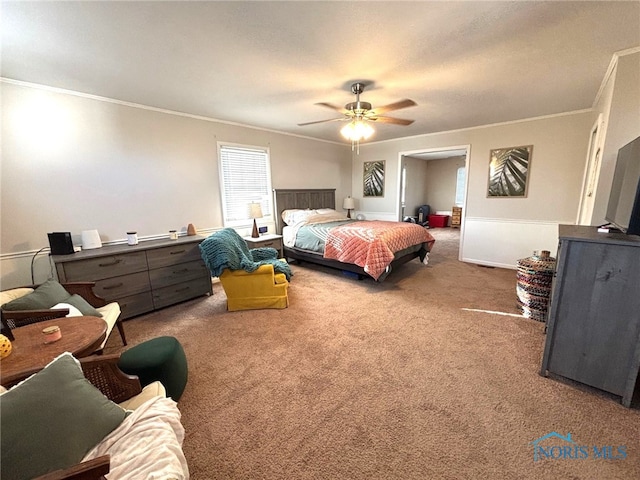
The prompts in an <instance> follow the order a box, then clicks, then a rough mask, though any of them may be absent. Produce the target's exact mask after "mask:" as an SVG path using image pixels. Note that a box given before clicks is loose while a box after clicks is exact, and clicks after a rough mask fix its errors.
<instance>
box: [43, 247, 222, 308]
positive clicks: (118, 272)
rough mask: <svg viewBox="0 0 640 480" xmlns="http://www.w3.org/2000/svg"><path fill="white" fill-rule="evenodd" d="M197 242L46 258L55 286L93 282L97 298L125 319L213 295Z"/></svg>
mask: <svg viewBox="0 0 640 480" xmlns="http://www.w3.org/2000/svg"><path fill="white" fill-rule="evenodd" d="M202 240H204V237H200V236H186V237H179V238H178V239H177V240H169V239H162V240H151V241H146V242H140V243H139V244H138V245H127V244H124V245H107V246H104V247H101V248H96V249H92V250H83V251H81V252H77V253H73V254H71V255H52V256H51V258H52V259H53V262H54V263H55V265H56V270H57V272H58V279H59V280H60V282H81V281H84V282H87V281H90V282H96V286H95V287H94V291H95V292H96V294H98V295H99V296H101V297H104V298H105V299H106V300H107V301H109V302H112V301H117V302H118V303H119V304H120V309H121V311H122V313H121V318H122V319H126V318H130V317H133V316H135V315H140V314H142V313H147V312H150V311H152V310H157V309H159V308H163V307H167V306H169V305H173V304H175V303H178V302H182V301H184V300H189V299H191V298H195V297H198V296H200V295H207V294H208V295H210V294H211V293H212V289H211V274H210V273H209V270H208V269H207V267H206V266H205V264H204V262H203V261H202V257H201V256H200V249H199V248H198V245H199V244H200V242H202Z"/></svg>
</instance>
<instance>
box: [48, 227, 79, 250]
mask: <svg viewBox="0 0 640 480" xmlns="http://www.w3.org/2000/svg"><path fill="white" fill-rule="evenodd" d="M47 235H48V236H49V247H51V255H69V254H71V253H73V242H72V241H71V232H53V233H47Z"/></svg>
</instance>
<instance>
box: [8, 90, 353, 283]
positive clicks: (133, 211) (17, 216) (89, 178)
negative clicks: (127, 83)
mask: <svg viewBox="0 0 640 480" xmlns="http://www.w3.org/2000/svg"><path fill="white" fill-rule="evenodd" d="M0 87H1V88H2V90H1V94H2V171H1V173H2V177H1V190H0V195H1V196H0V198H1V201H2V203H1V208H2V210H1V219H0V222H1V223H0V227H1V228H0V253H1V254H2V257H1V260H2V261H1V267H2V271H1V280H0V281H1V282H2V284H1V285H0V288H9V287H11V286H14V285H20V284H25V283H30V281H31V279H30V272H29V262H30V260H31V256H32V255H33V253H35V252H36V251H37V250H38V249H40V248H42V247H48V240H47V233H48V232H52V231H70V232H72V234H73V235H74V237H75V238H78V236H79V234H80V232H81V231H82V230H87V229H93V228H95V229H98V231H99V232H100V235H101V238H102V240H103V242H109V241H118V240H123V239H125V238H126V232H127V231H128V230H137V231H138V234H139V236H140V237H141V238H145V237H154V236H157V235H166V233H167V232H168V230H170V229H178V230H181V229H182V230H184V229H186V226H187V225H188V224H189V223H193V224H194V225H195V226H196V227H197V228H198V229H199V230H204V231H207V230H212V229H216V228H220V227H221V226H222V210H221V205H220V191H219V188H218V162H217V142H219V141H220V142H231V143H238V144H245V145H254V146H263V147H268V148H269V149H270V153H271V173H272V184H273V187H274V188H336V197H337V199H338V201H340V199H341V198H343V197H345V196H347V195H349V194H351V191H350V190H351V162H350V160H351V149H350V146H349V145H338V144H334V143H329V142H322V141H316V140H310V139H306V138H301V137H295V136H290V135H284V134H278V133H273V132H269V131H265V130H258V129H252V128H245V127H240V126H236V125H229V124H224V123H219V122H214V121H208V120H206V119H198V118H193V117H188V116H181V115H175V114H170V113H165V112H160V111H154V110H150V109H145V108H138V107H134V106H127V105H123V104H118V103H114V102H110V101H104V100H101V99H94V98H88V97H86V96H79V95H74V94H69V93H64V92H57V91H52V90H51V89H43V88H33V87H30V86H24V85H16V84H12V83H7V82H3V83H1V84H0ZM78 243H79V242H78ZM36 270H37V275H36V281H43V280H45V279H46V278H47V276H48V275H49V271H50V268H49V265H48V259H47V258H46V255H44V256H40V257H38V260H37V263H36Z"/></svg>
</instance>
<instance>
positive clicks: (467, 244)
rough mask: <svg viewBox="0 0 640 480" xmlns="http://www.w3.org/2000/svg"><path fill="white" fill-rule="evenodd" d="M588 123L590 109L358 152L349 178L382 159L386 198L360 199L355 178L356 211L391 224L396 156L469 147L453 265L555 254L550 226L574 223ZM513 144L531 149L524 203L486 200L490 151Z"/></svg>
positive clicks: (370, 146)
mask: <svg viewBox="0 0 640 480" xmlns="http://www.w3.org/2000/svg"><path fill="white" fill-rule="evenodd" d="M592 123H593V113H592V112H591V111H590V110H589V111H580V112H574V113H568V114H564V115H558V116H551V117H544V118H538V119H530V120H525V121H521V122H514V123H508V124H500V125H493V126H486V127H478V128H473V129H466V130H459V131H453V132H444V133H439V134H432V135H423V136H416V137H410V138H405V139H398V140H394V141H387V142H378V143H370V144H365V145H361V146H360V155H357V156H354V159H353V171H354V172H358V171H362V163H363V162H365V161H371V160H386V164H387V172H386V186H385V197H384V198H380V199H377V198H376V199H372V198H362V187H361V184H360V179H359V178H357V176H355V175H354V181H353V184H352V190H353V196H354V197H356V198H357V199H358V201H359V202H360V208H361V209H362V210H365V211H371V212H379V214H380V216H383V215H385V214H386V215H388V216H393V215H396V217H397V213H398V212H397V206H396V205H397V201H396V199H397V197H398V184H399V182H398V180H397V178H398V165H399V158H400V156H401V155H402V154H403V153H405V154H408V153H409V152H412V153H413V152H418V151H421V150H429V149H447V148H450V147H464V146H467V145H468V146H469V163H468V169H467V177H468V180H467V182H468V187H467V200H466V203H465V205H464V208H465V209H466V211H465V216H464V218H465V228H464V229H463V231H462V235H463V237H462V246H461V255H460V258H461V259H463V260H466V261H470V262H475V263H481V264H486V265H495V266H505V267H513V266H515V265H516V262H517V260H518V259H519V258H523V257H526V256H529V255H531V252H532V251H533V250H542V249H547V250H551V251H555V250H556V248H557V225H558V224H559V223H574V222H575V219H576V214H577V209H578V203H579V199H580V191H581V187H582V177H583V172H584V163H585V158H586V152H587V146H588V139H589V130H590V128H591V125H592ZM519 145H533V155H532V159H531V167H530V170H529V188H528V194H527V197H526V198H487V178H488V171H489V151H490V150H491V149H495V148H504V147H512V146H519ZM449 208H450V207H449ZM521 232H526V234H522V233H521Z"/></svg>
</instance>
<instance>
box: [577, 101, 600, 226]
mask: <svg viewBox="0 0 640 480" xmlns="http://www.w3.org/2000/svg"><path fill="white" fill-rule="evenodd" d="M603 130H604V120H603V115H602V113H600V114H599V115H598V118H597V119H596V121H595V123H594V124H593V126H592V127H591V130H590V131H589V146H588V149H587V158H586V160H585V166H584V174H583V177H582V190H581V194H580V203H579V204H578V214H577V216H576V225H591V220H592V216H593V207H594V203H595V198H596V191H597V190H598V180H599V179H600V169H601V168H602V147H603V145H602V144H603V143H604V142H603V139H604V132H603ZM583 217H587V218H583ZM584 222H586V223H584Z"/></svg>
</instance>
